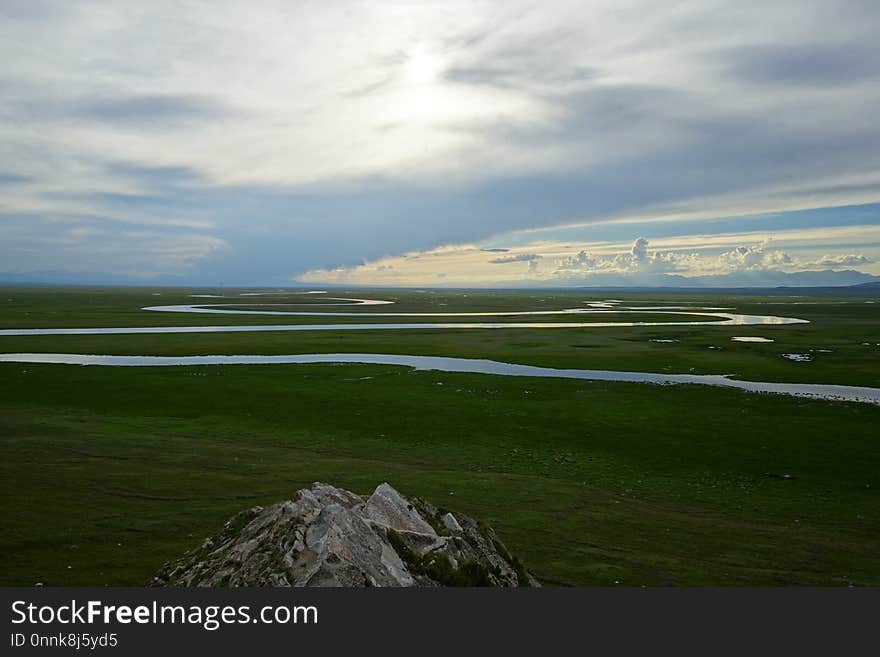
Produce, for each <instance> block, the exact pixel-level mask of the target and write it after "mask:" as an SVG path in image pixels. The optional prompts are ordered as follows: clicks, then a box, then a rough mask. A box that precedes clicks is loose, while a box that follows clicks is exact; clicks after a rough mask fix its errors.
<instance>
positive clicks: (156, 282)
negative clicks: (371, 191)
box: [0, 269, 880, 294]
mask: <svg viewBox="0 0 880 657" xmlns="http://www.w3.org/2000/svg"><path fill="white" fill-rule="evenodd" d="M225 284H227V285H229V286H231V287H290V288H295V287H303V286H302V285H301V284H296V283H293V282H292V281H290V280H289V279H288V280H274V281H226V282H225ZM0 285H91V286H102V285H124V286H132V287H138V286H143V287H223V286H224V282H223V281H208V280H202V279H197V278H190V277H186V276H159V277H155V278H135V277H129V276H113V275H111V274H106V273H98V272H94V273H92V272H68V271H40V272H28V273H17V272H16V273H13V272H0ZM320 286H321V287H325V288H356V287H382V286H358V285H352V284H351V283H348V284H341V285H339V284H336V285H334V284H326V283H324V284H321V285H320ZM401 287H425V286H415V285H414V286H401ZM428 287H445V286H436V285H435V286H428ZM450 287H451V286H450ZM455 287H456V288H464V287H466V286H462V285H456V286H455ZM472 287H474V288H481V289H490V288H496V289H498V288H513V289H537V288H544V289H552V288H567V289H571V288H576V289H602V290H635V289H638V290H647V289H666V290H668V289H675V290H681V291H694V292H697V291H707V292H708V291H716V290H749V291H751V290H761V291H767V290H777V289H782V290H797V291H798V293H799V294H801V293H803V294H806V293H808V292H807V291H808V290H811V291H812V290H825V289H827V290H836V291H837V292H843V291H844V290H846V291H847V292H846V293H847V294H878V293H880V276H872V275H871V274H866V273H865V272H860V271H856V270H854V269H846V270H842V271H834V270H831V269H825V270H821V271H799V272H783V271H779V270H774V269H763V270H755V271H739V272H734V273H730V274H723V275H717V276H681V275H678V274H656V273H655V274H644V273H633V274H590V275H586V276H572V277H570V278H565V279H553V280H552V281H551V280H533V279H522V280H518V281H512V282H510V283H509V284H507V285H504V286H498V285H491V284H490V285H485V284H482V285H474V286H472Z"/></svg>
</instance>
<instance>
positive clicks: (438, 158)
mask: <svg viewBox="0 0 880 657" xmlns="http://www.w3.org/2000/svg"><path fill="white" fill-rule="evenodd" d="M878 33H880V3H877V2H876V1H874V0H864V1H858V0H853V1H846V0H834V1H827V2H826V1H823V0H812V1H811V2H803V1H802V0H798V1H793V2H787V1H784V0H771V1H766V0H765V1H762V2H751V1H748V0H738V1H736V2H734V1H732V0H727V1H723V2H721V1H713V0H695V1H687V0H685V1H678V2H665V3H657V2H651V1H650V0H613V1H612V0H609V1H607V2H606V1H602V0H596V1H592V2H584V1H580V2H567V1H545V2H540V3H521V2H517V1H516V0H505V1H499V2H476V1H468V2H463V1H462V2H454V1H451V0H447V1H443V2H415V1H414V2H404V1H398V2H369V3H349V2H333V1H323V2H306V1H302V2H290V1H284V2H272V1H268V0H263V1H261V2H234V1H212V2H207V1H205V2H165V1H163V0H152V1H151V2H126V1H124V0H118V1H114V2H106V1H103V2H89V1H84V0H79V1H77V2H56V1H43V0H0V148H2V151H0V153H2V157H0V235H2V238H0V280H3V279H6V280H10V279H20V280H27V279H33V280H42V279H46V280H58V281H103V282H133V281H144V282H164V283H181V284H217V283H225V284H227V285H254V284H263V285H272V286H277V285H293V284H315V283H327V284H330V283H339V284H345V285H353V284H368V285H418V286H428V285H437V286H442V285H453V286H468V285H475V286H493V285H499V286H500V285H581V284H586V285H626V284H639V285H655V284H730V285H745V284H748V285H758V284H768V285H778V284H802V283H803V284H825V283H828V284H846V283H857V282H862V281H867V280H872V277H873V276H876V275H880V119H878V116H880V39H878V37H877V35H878Z"/></svg>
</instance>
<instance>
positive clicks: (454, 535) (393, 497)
mask: <svg viewBox="0 0 880 657" xmlns="http://www.w3.org/2000/svg"><path fill="white" fill-rule="evenodd" d="M149 584H150V585H152V586H275V587H279V586H280V587H283V586H444V585H446V586H456V585H462V586H468V585H485V586H537V581H536V580H535V579H534V578H533V577H532V576H531V575H529V574H528V573H527V572H526V571H525V569H524V568H523V567H522V564H521V563H520V562H519V561H518V560H517V559H515V558H513V557H511V556H510V554H509V553H508V552H507V549H506V548H505V547H504V545H503V544H502V543H501V542H500V541H499V540H498V538H497V537H496V536H495V534H494V532H493V531H492V530H491V529H489V528H487V527H483V526H482V525H480V524H479V523H478V522H477V521H475V520H474V519H472V518H469V517H468V516H465V515H462V514H455V513H447V512H444V513H441V512H440V511H439V510H438V509H437V508H436V507H434V506H432V505H431V504H429V503H427V502H424V501H422V500H418V499H413V500H410V499H407V498H406V497H404V496H403V495H401V494H400V493H398V492H397V491H396V490H394V488H392V487H391V486H390V485H389V484H387V483H384V484H381V485H380V486H378V487H377V488H376V490H375V491H374V492H373V494H372V495H370V497H369V498H367V499H366V500H364V498H362V497H361V496H359V495H356V494H354V493H352V492H349V491H346V490H343V489H341V488H336V487H334V486H330V485H328V484H322V483H315V484H313V485H312V487H311V488H304V489H302V490H299V491H297V492H296V494H295V495H294V497H293V499H292V500H288V501H285V502H279V503H278V504H273V505H271V506H267V507H259V506H256V507H253V508H251V509H248V510H247V511H243V512H242V513H239V514H238V515H236V516H234V517H233V518H231V519H230V520H229V521H228V522H227V523H226V525H225V526H224V528H223V530H222V531H221V532H220V533H219V534H218V535H217V536H214V537H211V538H208V539H205V540H204V541H203V542H202V543H201V545H200V546H199V547H198V548H196V549H195V550H193V551H192V552H190V553H188V554H187V555H185V556H184V557H183V558H181V559H179V560H177V561H173V562H170V563H167V564H165V566H164V567H163V568H162V570H161V572H160V573H159V574H158V575H156V577H154V578H153V579H152V580H151V582H149Z"/></svg>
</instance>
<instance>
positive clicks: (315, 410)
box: [0, 287, 880, 586]
mask: <svg viewBox="0 0 880 657" xmlns="http://www.w3.org/2000/svg"><path fill="white" fill-rule="evenodd" d="M237 292H240V291H238V290H234V291H230V290H182V289H161V288H157V289H145V288H144V289H138V288H127V289H124V288H94V289H89V288H51V287H30V288H25V287H16V288H0V303H2V305H0V308H2V311H0V328H31V327H34V328H36V327H39V328H50V327H98V326H108V327H109V326H171V325H190V326H191V325H199V326H202V325H212V324H216V325H230V324H279V323H283V324H293V323H318V322H321V323H326V322H329V321H331V319H330V318H316V317H273V316H246V315H200V314H198V315H197V314H192V315H188V314H178V313H174V314H169V313H154V312H145V311H143V310H141V308H142V307H143V306H148V305H159V304H191V303H215V302H216V303H217V304H218V305H219V304H228V303H236V304H239V306H240V307H248V308H251V309H254V308H259V307H260V306H261V305H262V302H260V303H255V302H254V301H253V299H250V300H248V301H247V303H242V302H241V300H238V301H236V300H235V299H234V298H225V299H204V298H202V299H193V298H192V297H191V296H190V295H192V294H223V295H232V294H235V293H237ZM328 296H340V297H366V298H376V299H387V300H391V301H394V302H395V304H394V305H393V306H389V305H386V306H375V307H368V306H352V307H346V308H342V307H339V306H337V307H335V308H334V310H346V311H348V310H353V311H354V312H359V313H361V312H363V313H369V312H382V311H391V310H394V311H401V312H403V311H407V312H409V311H411V312H432V311H441V312H452V311H469V312H475V311H506V310H554V309H561V308H570V307H578V306H581V305H583V303H584V302H585V301H601V300H603V299H606V298H608V297H609V296H613V297H614V298H617V299H623V300H624V301H627V302H628V303H631V304H634V305H638V304H643V305H645V306H652V305H661V304H669V305H672V304H684V305H690V304H693V305H706V306H714V307H729V308H735V309H736V312H741V313H748V314H769V315H780V316H788V317H798V318H803V319H807V320H809V323H808V324H797V325H784V326H757V327H749V326H711V325H706V326H699V325H696V326H663V327H620V328H586V329H581V328H570V329H569V328H562V329H558V328H557V329H552V330H543V329H522V328H520V329H517V328H511V329H503V330H486V331H484V330H455V329H444V330H430V329H424V330H407V331H382V330H376V331H364V332H360V331H358V332H344V333H343V332H340V333H336V332H318V331H314V332H312V331H306V332H291V333H285V332H268V333H247V332H245V333H228V334H222V333H216V334H211V333H194V334H168V335H162V334H142V335H103V336H102V335H82V336H57V335H56V336H0V352H4V353H8V352H65V353H102V354H140V355H146V354H150V355H159V354H162V355H195V354H214V353H216V354H245V353H248V354H288V353H321V352H358V353H363V352H374V353H400V354H425V355H437V356H457V357H465V358H490V359H494V360H500V361H506V362H515V363H524V364H534V365H543V366H551V367H566V368H591V369H615V370H634V371H654V372H670V373H671V372H675V373H700V374H706V373H717V374H732V375H736V376H738V377H741V378H744V379H749V380H763V381H792V382H805V383H834V384H848V385H860V386H869V387H880V345H878V341H880V330H878V329H880V312H878V305H877V304H875V303H873V302H874V301H876V299H872V298H834V297H816V298H806V297H780V296H767V297H759V296H720V295H714V296H708V295H703V296H700V295H697V294H688V295H681V296H674V295H673V296H671V295H669V294H665V293H664V294H662V295H659V294H658V295H649V294H644V293H639V294H622V293H617V292H615V293H613V294H606V293H596V292H593V291H560V292H548V291H504V292H498V291H474V290H469V291H437V290H424V291H414V290H410V291H401V290H356V291H353V290H348V291H338V290H332V291H331V292H330V293H329V294H328ZM284 302H287V303H303V302H309V303H314V304H315V305H316V306H321V305H325V304H326V303H327V301H326V300H324V299H321V298H320V296H319V295H315V296H314V297H312V298H308V299H304V298H302V297H296V298H286V297H278V298H273V299H272V300H271V303H284ZM266 303H269V301H268V300H266ZM328 310H329V308H328ZM551 318H552V321H570V319H571V318H569V317H567V316H549V317H548V318H547V319H551ZM522 319H523V321H525V319H526V318H522ZM619 319H620V320H622V321H632V320H633V319H637V320H640V321H653V320H656V319H658V315H656V314H655V313H653V312H652V311H650V310H648V309H646V310H645V311H644V313H642V312H639V313H638V314H637V315H625V316H624V315H621V316H619ZM662 319H664V320H670V319H672V320H684V321H687V320H700V318H699V317H694V316H692V315H689V314H687V313H686V312H684V311H681V312H680V314H679V311H676V315H675V316H669V315H665V316H663V317H662ZM703 319H705V318H703ZM332 321H333V322H350V321H357V320H356V319H355V320H352V318H332ZM504 321H508V320H507V319H505V320H504ZM510 321H516V320H514V319H511V320H510ZM542 321H543V320H542ZM581 321H583V320H581ZM602 321H613V319H612V318H611V316H604V317H602ZM741 335H748V336H761V337H766V338H770V339H773V340H774V342H769V343H739V342H734V341H732V340H731V337H733V336H741ZM654 340H675V342H655V341H654ZM785 353H801V354H808V355H809V356H810V357H811V358H812V360H810V361H808V362H796V361H792V360H788V359H786V358H784V357H782V354H785ZM878 420H880V408H878V407H877V406H873V405H870V404H855V403H838V402H828V401H818V400H806V399H798V398H791V397H783V396H771V395H757V394H749V393H743V392H738V391H733V390H724V389H717V388H711V387H707V386H656V385H646V384H630V383H608V382H590V381H564V380H552V379H539V378H534V379H522V378H508V377H500V376H488V375H471V374H452V373H444V372H434V371H413V370H411V369H407V368H402V367H391V366H380V365H357V364H348V365H263V366H249V365H236V366H208V367H168V368H110V367H78V366H63V365H34V364H20V363H0V450H2V454H0V469H2V484H0V486H2V491H3V495H2V501H0V504H2V513H3V518H4V529H3V532H2V533H0V548H2V550H3V553H4V555H5V556H6V558H5V562H4V567H3V569H2V571H0V572H2V575H0V583H2V584H9V585H32V584H34V583H37V582H41V583H43V584H46V585H74V584H81V585H99V584H111V585H139V584H142V583H144V582H145V581H146V580H147V579H148V578H149V577H150V576H151V575H152V574H153V573H154V572H155V571H157V570H158V569H159V567H160V566H161V565H162V563H163V562H164V561H166V560H168V559H172V558H175V557H177V556H179V555H180V554H182V553H183V552H185V551H186V550H188V549H190V548H191V547H194V546H195V545H196V544H198V543H199V542H200V540H201V539H202V538H203V537H204V536H207V535H210V534H213V533H216V531H217V530H218V529H219V528H220V527H221V526H222V524H223V522H224V521H225V520H226V519H227V518H228V517H229V516H231V515H232V514H234V513H236V512H237V511H239V510H241V509H243V508H246V507H248V506H252V505H254V504H265V503H271V502H274V501H278V500H280V499H286V498H289V497H290V495H291V494H292V493H293V491H295V490H296V489H298V488H300V487H302V486H306V485H308V484H310V483H311V482H312V481H316V480H320V481H327V482H329V483H332V484H334V485H337V486H342V487H345V488H349V489H352V490H355V491H358V492H362V493H364V492H368V491H370V490H371V489H372V488H374V487H375V485H376V484H378V483H380V482H381V481H385V480H387V481H389V482H391V483H392V484H393V485H394V486H395V487H397V488H398V489H400V490H401V491H403V492H405V493H406V494H408V495H415V496H421V497H424V498H426V499H428V500H431V501H433V502H435V503H436V504H438V505H443V506H446V507H448V508H451V509H456V510H460V511H462V512H464V513H467V514H469V515H472V516H475V517H477V518H480V519H481V520H484V521H485V522H487V523H489V524H491V525H492V526H493V527H495V528H496V530H497V531H498V533H499V534H500V536H501V537H502V538H503V540H504V541H505V542H506V543H507V545H508V546H509V547H510V548H511V550H512V551H513V552H515V553H516V554H518V555H519V556H520V557H521V558H522V559H523V560H524V561H525V563H526V564H527V566H528V567H529V568H530V569H531V570H532V571H533V572H534V573H535V574H536V575H537V576H538V577H539V579H541V580H542V581H543V582H544V583H545V584H547V585H554V584H557V585H597V584H598V585H618V584H619V585H634V586H639V585H649V586H650V585H745V584H761V585H763V584H766V585H778V584H798V585H848V584H855V585H864V584H873V585H877V584H880V566H878V562H880V560H878V558H877V556H878V554H880V494H878V489H880V475H878V472H880V445H878V441H877V438H876V434H877V431H876V426H877V423H878Z"/></svg>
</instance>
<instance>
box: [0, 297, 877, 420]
mask: <svg viewBox="0 0 880 657" xmlns="http://www.w3.org/2000/svg"><path fill="white" fill-rule="evenodd" d="M270 294H292V293H289V292H284V293H282V292H277V293H273V292H267V293H249V294H246V295H240V296H251V297H253V296H263V295H270ZM299 294H323V292H321V291H311V292H306V293H299ZM192 296H194V297H195V296H199V297H210V296H211V295H192ZM212 298H230V297H220V296H215V297H212ZM323 298H326V299H328V300H329V301H338V302H339V303H336V304H331V303H321V304H320V305H321V306H328V305H359V306H363V305H368V306H374V305H387V304H391V303H393V302H391V301H384V300H377V299H356V298H339V297H323ZM620 303H621V302H619V301H616V300H609V301H605V302H591V303H588V304H587V305H588V307H586V308H582V307H581V308H566V309H561V310H534V311H500V312H423V313H415V312H399V313H394V312H382V313H373V312H368V313H367V312H335V311H331V312H325V311H318V310H296V311H291V310H265V309H261V310H253V309H240V308H218V307H216V306H217V305H216V304H181V305H168V306H148V307H145V308H143V310H146V311H151V312H170V313H205V314H243V315H272V316H278V315H295V316H326V317H364V318H368V317H489V316H498V317H509V316H523V315H578V316H581V315H587V316H589V315H607V314H627V313H630V314H632V313H644V312H651V313H653V314H682V313H686V314H688V315H697V316H705V317H707V318H708V319H707V320H706V321H669V322H661V321H653V322H572V321H565V322H478V323H474V322H442V323H362V324H288V325H250V326H234V325H232V326H141V327H112V328H106V327H105V328H32V329H3V330H0V336H28V335H111V334H112V335H119V334H141V333H227V332H257V331H352V330H425V329H428V330H430V329H456V330H457V329H526V328H532V329H550V328H568V329H586V328H617V327H621V328H623V327H633V326H695V325H700V326H745V325H748V326H761V325H764V326H768V325H774V326H776V325H784V324H804V323H807V320H803V319H798V318H793V317H776V316H772V315H743V314H737V313H729V312H723V311H726V310H729V309H727V308H703V307H690V306H622V305H619V304H620ZM229 305H233V304H229ZM237 305H242V304H237ZM258 305H260V306H262V307H266V306H271V307H278V306H285V307H289V306H292V305H313V304H258ZM0 362H14V363H52V364H67V365H98V366H114V367H161V366H194V365H202V366H204V365H269V364H276V365H277V364H309V363H364V364H381V365H397V366H403V367H412V368H414V369H417V370H439V371H444V372H463V373H472V374H491V375H501V376H522V377H550V378H562V379H581V380H591V381H623V382H633V383H653V384H663V385H674V384H700V385H712V386H721V387H727V388H736V389H739V390H744V391H748V392H763V393H775V394H784V395H793V396H797V397H807V398H813V399H825V400H837V401H850V402H864V403H871V404H880V389H878V388H867V387H860V386H840V385H826V384H811V383H770V382H761V381H742V380H738V379H732V378H730V377H729V376H727V375H717V374H711V375H697V374H660V373H652V372H625V371H613V370H585V369H558V368H551V367H537V366H533V365H519V364H514V363H503V362H499V361H493V360H485V359H471V358H447V357H438V356H417V355H404V354H358V353H337V354H289V355H273V356H267V355H210V356H113V355H101V354H62V353H0Z"/></svg>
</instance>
